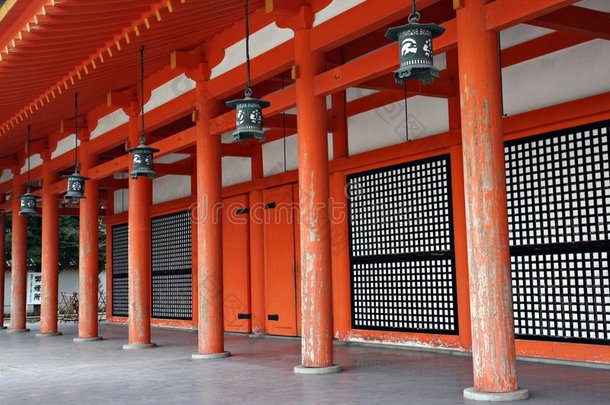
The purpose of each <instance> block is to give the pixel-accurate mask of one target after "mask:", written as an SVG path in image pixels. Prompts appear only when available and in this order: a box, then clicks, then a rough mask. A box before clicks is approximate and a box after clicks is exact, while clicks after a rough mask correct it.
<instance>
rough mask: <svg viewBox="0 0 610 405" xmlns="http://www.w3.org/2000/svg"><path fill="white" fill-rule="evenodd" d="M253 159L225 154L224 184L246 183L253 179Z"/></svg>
mask: <svg viewBox="0 0 610 405" xmlns="http://www.w3.org/2000/svg"><path fill="white" fill-rule="evenodd" d="M251 168H252V164H251V159H250V158H247V157H237V156H225V157H223V158H222V186H223V187H226V186H231V185H233V184H239V183H244V182H246V181H250V180H252V169H251Z"/></svg>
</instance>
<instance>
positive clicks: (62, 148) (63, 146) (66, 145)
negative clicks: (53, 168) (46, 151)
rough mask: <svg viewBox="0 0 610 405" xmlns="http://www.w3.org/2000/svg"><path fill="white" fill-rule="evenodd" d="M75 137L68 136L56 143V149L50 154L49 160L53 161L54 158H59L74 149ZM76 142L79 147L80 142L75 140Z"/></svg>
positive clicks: (73, 135)
mask: <svg viewBox="0 0 610 405" xmlns="http://www.w3.org/2000/svg"><path fill="white" fill-rule="evenodd" d="M75 137H76V135H75V134H72V135H68V136H67V137H65V138H64V139H62V140H61V141H59V142H57V148H56V149H55V150H54V151H53V153H52V154H51V158H53V159H55V158H56V157H58V156H61V155H63V154H64V153H66V152H69V151H71V150H72V149H74V141H75V139H74V138H75ZM76 142H77V143H78V145H79V146H80V141H79V140H76Z"/></svg>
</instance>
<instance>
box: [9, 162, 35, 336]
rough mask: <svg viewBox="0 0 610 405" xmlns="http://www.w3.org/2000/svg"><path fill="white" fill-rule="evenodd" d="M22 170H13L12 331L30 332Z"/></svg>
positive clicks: (26, 237)
mask: <svg viewBox="0 0 610 405" xmlns="http://www.w3.org/2000/svg"><path fill="white" fill-rule="evenodd" d="M19 174H20V170H19V168H15V169H14V170H13V187H12V189H13V190H12V191H13V195H12V196H11V199H12V209H13V224H12V235H13V242H12V254H11V326H10V329H9V331H10V332H29V331H30V330H29V329H27V328H26V327H25V326H26V325H25V316H26V285H27V265H26V260H27V250H28V235H27V226H28V220H27V217H22V216H20V215H19V209H20V208H21V200H20V199H19V195H21V194H24V193H25V189H26V188H25V186H24V185H21V184H19V182H18V178H19Z"/></svg>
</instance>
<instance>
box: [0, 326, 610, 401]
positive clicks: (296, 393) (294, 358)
mask: <svg viewBox="0 0 610 405" xmlns="http://www.w3.org/2000/svg"><path fill="white" fill-rule="evenodd" d="M30 327H31V328H32V332H30V333H27V334H8V333H6V332H5V331H0V404H1V405H9V404H42V403H44V404H144V403H146V404H150V403H158V404H181V403H198V404H216V403H220V404H238V403H264V404H276V403H281V404H284V403H294V404H358V403H362V404H367V403H368V404H370V403H383V404H386V403H392V404H393V403H403V404H405V403H407V404H463V403H470V402H469V401H465V400H464V399H463V398H462V389H463V388H464V387H466V386H469V385H472V371H471V359H470V358H468V357H462V356H453V355H450V354H438V353H430V352H418V351H410V350H400V349H389V348H378V347H363V346H355V345H349V346H346V345H343V346H337V347H336V360H337V363H339V364H341V365H342V366H343V367H344V369H345V371H344V372H343V373H341V374H336V375H327V376H303V375H295V374H294V373H293V371H292V370H293V366H294V365H296V364H297V363H298V362H299V350H300V349H299V341H298V340H295V339H278V338H263V339H260V338H259V339H253V338H248V337H246V336H233V335H232V336H227V337H226V348H227V349H228V350H230V351H231V352H232V353H233V356H232V357H230V358H228V359H220V360H207V361H202V360H198V361H195V360H191V358H190V355H191V353H193V352H194V351H195V348H196V339H197V335H196V334H195V333H192V332H183V331H173V330H159V329H155V330H153V336H154V338H153V340H154V341H155V342H156V343H157V344H158V345H159V347H158V348H156V349H151V350H144V351H123V350H122V349H121V346H122V344H123V343H126V337H127V329H126V328H125V327H124V326H107V325H102V327H101V334H102V335H103V336H104V338H105V340H103V341H100V342H93V343H81V344H76V343H73V342H72V338H74V337H75V336H76V333H77V331H76V328H75V326H74V325H70V326H65V324H62V325H61V326H60V329H61V330H62V331H63V332H64V335H63V336H60V337H53V338H36V337H35V336H34V333H36V329H37V325H31V326H30ZM518 372H519V381H520V385H521V386H524V387H527V388H529V389H530V391H531V394H532V398H531V399H530V400H529V401H528V402H527V403H528V405H529V404H610V370H598V369H588V368H580V367H567V366H557V365H547V364H533V363H519V365H518Z"/></svg>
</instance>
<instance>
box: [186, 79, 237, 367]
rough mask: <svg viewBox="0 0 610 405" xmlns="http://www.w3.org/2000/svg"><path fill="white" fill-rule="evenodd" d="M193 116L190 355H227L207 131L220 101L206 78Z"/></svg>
mask: <svg viewBox="0 0 610 405" xmlns="http://www.w3.org/2000/svg"><path fill="white" fill-rule="evenodd" d="M195 108H196V110H197V112H198V115H199V117H198V119H197V144H196V150H197V241H198V244H199V246H198V249H197V263H198V265H197V270H198V273H197V285H198V290H199V297H198V303H197V305H198V318H199V319H198V352H197V353H196V354H193V356H192V357H193V358H194V359H216V358H221V357H228V356H229V355H230V353H229V352H227V351H225V350H224V320H223V288H222V281H223V280H222V173H221V170H222V166H221V150H220V147H221V144H220V137H218V136H212V134H211V133H210V119H211V118H212V117H214V116H215V115H217V114H218V112H219V111H220V105H219V104H218V102H216V101H214V100H212V99H210V98H209V96H208V95H207V94H206V82H205V81H202V80H198V81H197V87H196V88H195Z"/></svg>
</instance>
